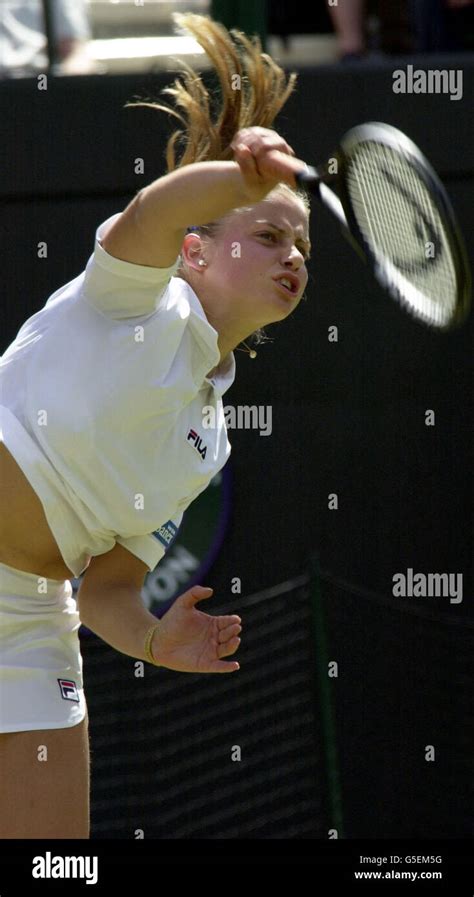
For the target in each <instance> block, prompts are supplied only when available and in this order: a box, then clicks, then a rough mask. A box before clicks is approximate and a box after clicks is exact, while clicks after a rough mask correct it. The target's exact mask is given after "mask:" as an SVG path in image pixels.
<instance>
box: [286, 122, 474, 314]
mask: <svg viewBox="0 0 474 897" xmlns="http://www.w3.org/2000/svg"><path fill="white" fill-rule="evenodd" d="M368 141H370V142H375V143H379V144H382V145H384V146H388V147H389V148H390V149H393V150H395V151H396V152H398V153H401V154H402V155H403V156H405V158H406V160H407V162H408V163H409V164H410V165H411V166H412V167H413V168H414V169H415V171H416V174H417V176H418V177H419V178H420V180H421V181H422V182H423V184H424V185H425V187H426V188H427V190H428V191H429V193H430V195H431V197H432V199H433V201H434V203H435V205H436V208H437V212H438V214H439V216H440V219H441V224H442V227H443V231H444V235H445V239H446V241H447V243H448V247H449V251H450V253H451V258H452V262H453V267H454V272H455V278H456V295H457V299H456V305H455V308H454V310H453V312H452V314H451V315H450V317H449V319H448V320H445V321H443V322H437V321H435V320H433V318H432V317H428V316H424V315H423V314H422V313H421V312H420V311H419V310H418V309H417V308H415V307H414V306H413V305H411V304H410V303H409V302H408V301H407V299H406V297H405V296H404V294H403V292H401V291H400V289H399V288H398V287H397V285H396V283H394V282H393V280H391V279H390V277H389V275H388V273H387V272H386V271H385V270H384V268H383V265H382V264H381V262H380V260H379V258H378V257H377V255H376V253H375V252H374V251H373V249H372V247H371V246H370V244H369V243H368V242H367V240H366V239H365V237H364V234H363V233H362V231H361V229H360V227H359V225H358V222H357V218H356V215H355V212H354V208H353V204H352V200H351V197H350V194H349V190H348V186H347V171H348V168H349V166H350V163H351V159H352V156H353V155H354V153H355V152H356V150H357V148H358V147H359V146H360V145H361V143H366V142H368ZM334 160H336V163H337V165H336V168H337V173H329V171H328V165H329V163H330V162H333V161H334ZM296 181H297V183H298V185H299V186H301V187H303V188H304V189H306V190H309V191H310V192H311V193H313V194H314V195H316V196H318V198H319V199H320V200H321V201H322V202H323V204H324V205H325V206H326V208H328V209H329V211H331V212H332V214H333V215H335V217H336V218H337V219H338V220H339V222H340V223H341V224H342V226H343V229H344V233H345V236H347V237H348V238H349V241H350V243H351V245H352V247H353V249H355V250H356V251H357V254H358V255H359V256H360V257H361V258H362V259H363V260H364V261H365V262H366V263H367V264H368V265H369V267H370V269H371V271H372V273H373V275H374V277H375V278H376V280H377V282H378V283H379V284H380V285H381V286H382V288H383V289H384V290H386V291H387V292H388V293H389V294H390V296H392V297H393V298H395V299H397V300H398V301H399V302H400V303H401V304H403V306H404V307H405V308H406V309H407V310H408V311H409V312H410V314H411V315H412V316H414V317H416V319H417V320H419V321H422V322H424V323H425V324H428V325H429V326H431V327H436V329H438V330H450V329H452V328H454V327H457V326H459V325H460V324H461V323H462V322H463V321H464V320H465V319H466V316H467V314H468V311H469V307H470V294H471V276H470V271H469V263H468V259H467V253H466V249H465V246H464V241H463V237H462V234H461V230H460V228H459V225H458V223H457V220H456V216H455V214H454V211H453V208H452V205H451V202H450V200H449V197H448V195H447V192H446V190H445V188H444V187H443V185H442V183H441V181H440V179H439V178H438V176H437V174H436V172H435V171H434V169H433V168H432V166H431V165H430V163H429V162H428V160H427V159H426V158H425V156H424V155H423V154H422V152H421V151H420V150H419V148H418V147H417V146H416V144H415V143H413V141H412V140H410V138H409V137H407V135H406V134H404V133H403V132H402V131H399V130H398V129H397V128H394V127H393V126H392V125H387V124H385V123H383V122H367V123H365V124H362V125H357V126H356V127H354V128H351V130H350V131H348V132H347V133H346V134H345V135H344V137H343V138H342V140H341V142H340V145H339V146H338V147H337V149H336V150H335V152H333V153H332V154H331V157H330V159H329V161H328V162H327V163H326V164H325V165H320V166H318V167H312V166H309V165H308V166H307V169H306V170H304V171H302V172H300V173H299V174H298V175H297V176H296Z"/></svg>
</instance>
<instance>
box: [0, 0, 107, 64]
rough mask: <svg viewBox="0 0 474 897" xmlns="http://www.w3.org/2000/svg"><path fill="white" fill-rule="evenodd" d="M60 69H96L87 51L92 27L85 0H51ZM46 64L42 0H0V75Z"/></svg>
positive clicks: (46, 54)
mask: <svg viewBox="0 0 474 897" xmlns="http://www.w3.org/2000/svg"><path fill="white" fill-rule="evenodd" d="M50 3H51V15H52V20H53V28H54V33H55V35H56V46H57V53H58V59H59V61H60V66H59V73H60V74H65V75H69V74H70V75H75V74H77V75H80V74H87V73H90V72H94V71H96V65H95V63H94V61H93V60H92V59H91V58H90V56H89V55H88V52H87V47H88V42H89V40H90V38H91V30H90V26H89V21H88V14H87V9H86V0H50ZM47 66H48V53H47V39H46V26H45V16H44V4H43V0H0V77H3V78H8V77H12V78H14V77H19V76H22V75H32V74H35V73H36V72H41V71H45V70H46V69H47Z"/></svg>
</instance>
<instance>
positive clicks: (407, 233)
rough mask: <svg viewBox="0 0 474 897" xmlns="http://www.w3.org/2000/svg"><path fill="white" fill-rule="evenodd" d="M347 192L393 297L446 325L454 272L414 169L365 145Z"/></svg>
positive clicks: (353, 163) (353, 162)
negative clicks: (391, 288)
mask: <svg viewBox="0 0 474 897" xmlns="http://www.w3.org/2000/svg"><path fill="white" fill-rule="evenodd" d="M347 187H348V190H349V195H350V199H351V203H352V208H353V211H354V215H355V218H356V221H357V224H358V226H359V229H360V231H361V233H362V235H363V237H364V240H365V242H366V243H367V244H368V246H369V248H370V249H371V251H372V253H373V254H374V256H375V257H376V259H377V261H378V263H379V266H380V268H381V269H382V270H383V272H384V276H385V277H386V278H387V280H388V281H390V283H391V285H392V286H393V287H395V288H396V290H397V293H398V295H399V297H400V298H401V299H402V300H403V301H405V302H406V303H408V305H410V306H411V308H412V310H413V311H415V312H416V313H417V314H418V315H420V316H421V317H424V318H426V319H428V320H434V321H435V322H436V323H439V324H442V323H443V322H444V321H445V320H448V319H449V317H450V316H451V314H452V311H453V308H454V307H455V305H456V297H457V279H456V270H455V267H454V264H453V260H452V256H451V251H450V247H449V244H448V241H447V239H446V235H445V230H444V224H443V220H442V218H441V216H440V214H439V212H438V209H437V206H436V204H435V202H434V201H433V199H432V197H431V195H430V192H429V190H428V187H427V186H426V184H425V182H424V181H423V180H422V178H421V177H420V176H419V174H418V173H417V171H416V169H415V168H414V167H413V166H412V165H411V164H410V162H409V161H408V160H407V158H406V157H405V156H404V155H402V154H401V153H399V152H397V151H396V150H394V149H392V148H391V147H389V146H386V145H384V144H381V143H376V142H373V141H367V142H365V143H361V144H359V146H358V147H357V149H356V151H355V152H354V154H353V156H352V158H351V159H350V163H349V165H348V171H347Z"/></svg>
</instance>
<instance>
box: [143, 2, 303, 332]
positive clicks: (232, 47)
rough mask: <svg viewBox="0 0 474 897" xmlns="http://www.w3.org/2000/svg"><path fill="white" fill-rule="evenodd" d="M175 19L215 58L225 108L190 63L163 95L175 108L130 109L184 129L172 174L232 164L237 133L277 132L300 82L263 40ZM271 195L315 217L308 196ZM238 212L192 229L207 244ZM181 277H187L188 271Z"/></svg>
mask: <svg viewBox="0 0 474 897" xmlns="http://www.w3.org/2000/svg"><path fill="white" fill-rule="evenodd" d="M173 19H174V21H175V23H176V24H177V25H178V26H179V27H180V28H181V29H182V30H183V31H188V32H190V33H191V34H192V35H193V37H194V38H195V39H196V41H197V42H198V43H199V44H200V45H201V47H202V48H203V50H204V51H205V52H206V54H207V56H208V57H209V59H210V61H211V63H212V66H213V69H214V71H215V73H216V74H217V77H218V79H219V94H220V96H219V98H218V99H219V100H220V108H218V109H217V114H214V115H213V111H214V113H215V110H213V101H214V100H215V99H216V97H215V96H214V95H213V94H211V95H210V94H209V91H208V90H207V88H206V86H205V84H204V83H203V81H202V79H201V77H200V75H199V74H198V73H197V72H196V71H195V70H194V69H193V68H191V66H189V65H188V64H187V63H184V62H182V65H183V67H184V71H183V72H182V73H181V74H182V77H183V81H180V80H179V79H178V78H176V79H175V81H174V83H173V85H172V86H170V87H166V88H164V89H163V90H162V91H161V93H165V94H169V95H170V96H172V97H173V99H174V106H168V105H164V104H161V103H158V102H156V101H155V100H138V101H136V102H133V103H127V104H126V105H127V106H148V107H150V108H152V109H158V110H160V111H163V112H167V113H168V114H170V115H172V116H173V117H174V118H176V119H178V121H179V122H180V124H181V125H182V128H180V129H178V130H175V131H174V132H173V133H172V134H171V136H170V137H169V139H168V142H167V145H166V151H165V157H166V166H167V172H168V173H169V172H171V171H175V170H176V169H177V168H182V167H183V166H184V165H191V164H193V163H195V162H208V161H231V160H232V159H233V150H232V148H231V143H232V140H233V138H234V136H235V134H236V133H237V131H239V130H241V129H242V128H250V127H257V126H258V127H263V128H271V127H272V125H273V122H274V120H275V118H276V116H277V115H278V113H279V112H280V111H281V109H282V108H283V106H284V105H285V103H286V101H287V99H288V97H289V96H290V95H291V94H292V93H293V90H294V89H295V86H296V81H297V77H298V76H297V74H296V73H295V72H292V73H291V74H290V76H289V78H288V80H287V78H286V74H285V72H284V71H283V69H281V68H280V66H279V65H277V63H276V62H275V61H274V60H273V59H272V58H271V56H269V55H268V54H267V53H263V52H262V46H261V42H260V39H259V37H258V36H256V35H254V37H253V38H252V39H249V38H248V37H247V36H246V35H245V34H244V33H243V32H241V31H238V30H236V29H232V30H231V31H230V32H229V31H227V29H226V28H225V27H224V26H223V25H222V24H220V23H219V22H215V21H213V20H212V19H211V18H210V17H209V16H202V15H196V14H194V13H174V14H173ZM178 109H179V110H181V111H178ZM271 192H272V194H273V193H274V192H286V193H287V194H289V195H291V196H293V197H295V196H296V197H297V198H298V199H300V200H301V201H302V202H303V205H304V208H305V210H306V212H307V214H309V202H308V198H307V196H306V194H305V193H304V191H301V190H294V189H292V188H291V187H290V186H289V185H288V184H286V183H280V184H278V185H277V186H276V187H275V188H274V189H273V190H272V191H271ZM238 212H239V210H238V209H232V210H230V212H229V213H226V215H224V216H222V218H220V219H218V220H216V221H210V222H208V223H207V224H203V225H197V226H192V222H190V227H189V228H188V230H193V231H195V232H197V233H199V234H200V235H202V236H203V237H204V238H205V239H207V240H210V239H213V238H214V237H215V236H216V235H217V233H218V232H219V230H220V227H221V225H222V224H223V222H224V221H225V220H226V219H227V218H228V216H229V215H233V214H237V213H238ZM177 274H178V275H180V276H182V277H183V266H181V267H180V268H179V269H178V271H177ZM184 279H185V278H184ZM252 337H253V338H254V340H255V342H262V341H263V340H264V339H266V337H265V333H264V331H263V330H258V331H256V332H255V333H254V334H252Z"/></svg>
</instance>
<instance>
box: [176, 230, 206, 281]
mask: <svg viewBox="0 0 474 897" xmlns="http://www.w3.org/2000/svg"><path fill="white" fill-rule="evenodd" d="M181 256H182V259H183V262H185V264H186V265H187V267H188V268H192V269H193V271H199V272H201V273H202V272H203V270H204V268H205V266H204V265H200V264H199V262H200V261H203V260H204V258H205V255H204V242H203V240H202V238H201V237H200V236H199V234H192V233H191V234H186V236H185V238H184V240H183V243H182V246H181Z"/></svg>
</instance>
